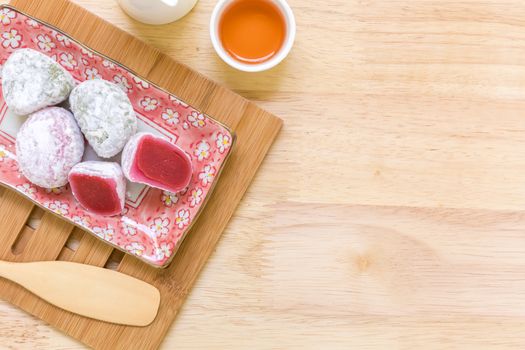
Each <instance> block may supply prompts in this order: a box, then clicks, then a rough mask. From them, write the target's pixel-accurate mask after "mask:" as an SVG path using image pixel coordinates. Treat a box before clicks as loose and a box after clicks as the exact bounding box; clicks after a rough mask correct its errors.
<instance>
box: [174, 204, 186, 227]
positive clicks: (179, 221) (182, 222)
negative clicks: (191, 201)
mask: <svg viewBox="0 0 525 350" xmlns="http://www.w3.org/2000/svg"><path fill="white" fill-rule="evenodd" d="M189 223H190V212H189V211H188V210H185V209H181V210H179V212H178V213H177V216H176V217H175V225H177V227H178V228H179V229H181V230H182V229H183V228H184V227H186V226H188V225H189Z"/></svg>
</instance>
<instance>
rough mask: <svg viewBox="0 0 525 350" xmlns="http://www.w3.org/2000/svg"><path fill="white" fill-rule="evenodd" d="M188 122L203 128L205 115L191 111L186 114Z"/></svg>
mask: <svg viewBox="0 0 525 350" xmlns="http://www.w3.org/2000/svg"><path fill="white" fill-rule="evenodd" d="M188 122H190V124H191V125H193V126H194V127H196V128H203V127H204V126H206V117H205V116H204V114H202V113H199V112H195V111H194V112H191V114H190V115H189V116H188Z"/></svg>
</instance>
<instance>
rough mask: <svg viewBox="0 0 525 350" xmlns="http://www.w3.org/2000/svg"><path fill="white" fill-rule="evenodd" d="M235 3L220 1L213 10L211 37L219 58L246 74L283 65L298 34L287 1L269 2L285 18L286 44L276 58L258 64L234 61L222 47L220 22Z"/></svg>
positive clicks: (275, 0)
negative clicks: (224, 13)
mask: <svg viewBox="0 0 525 350" xmlns="http://www.w3.org/2000/svg"><path fill="white" fill-rule="evenodd" d="M233 1H235V0H219V2H218V3H217V5H215V8H214V9H213V13H212V15H211V19H210V37H211V42H212V44H213V48H214V49H215V51H216V52H217V54H218V55H219V57H220V58H221V59H222V60H223V61H224V62H226V63H227V64H228V65H230V66H231V67H233V68H236V69H238V70H241V71H244V72H261V71H265V70H268V69H270V68H273V67H275V66H276V65H278V64H279V63H281V61H282V60H284V59H285V58H286V56H288V54H289V53H290V50H291V49H292V46H293V43H294V40H295V32H296V24H295V17H294V14H293V12H292V9H291V8H290V6H289V5H288V3H287V2H286V0H268V1H271V2H273V3H274V4H275V5H276V6H277V8H278V9H279V10H280V11H281V13H282V15H283V17H284V20H285V24H286V37H285V39H284V43H283V45H282V47H281V49H280V50H279V51H278V52H277V54H276V55H275V56H273V57H272V58H270V59H269V60H268V61H264V62H261V63H257V64H248V63H243V62H240V61H238V60H236V59H234V58H233V57H231V56H230V55H229V54H228V52H227V51H226V50H225V49H224V47H223V45H222V42H221V39H220V37H219V22H220V19H221V16H222V14H223V12H224V10H225V9H226V7H227V6H228V5H229V4H231V3H232V2H233Z"/></svg>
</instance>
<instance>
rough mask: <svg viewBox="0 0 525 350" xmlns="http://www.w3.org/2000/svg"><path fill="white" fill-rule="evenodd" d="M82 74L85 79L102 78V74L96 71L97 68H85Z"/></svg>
mask: <svg viewBox="0 0 525 350" xmlns="http://www.w3.org/2000/svg"><path fill="white" fill-rule="evenodd" d="M84 76H85V77H86V79H87V80H93V79H102V75H100V73H99V72H98V69H96V68H94V67H93V68H86V70H85V71H84Z"/></svg>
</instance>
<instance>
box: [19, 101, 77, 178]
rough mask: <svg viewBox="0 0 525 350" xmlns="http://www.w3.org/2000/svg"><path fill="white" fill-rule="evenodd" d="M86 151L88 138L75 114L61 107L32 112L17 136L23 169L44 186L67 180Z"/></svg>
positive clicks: (24, 172) (21, 169) (26, 174)
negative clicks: (85, 143)
mask: <svg viewBox="0 0 525 350" xmlns="http://www.w3.org/2000/svg"><path fill="white" fill-rule="evenodd" d="M83 153H84V138H83V137H82V134H81V132H80V129H79V128H78V126H77V124H76V122H75V118H73V115H72V114H71V113H70V112H69V111H68V110H66V109H63V108H60V107H49V108H45V109H42V110H40V111H38V112H36V113H33V114H31V115H30V116H29V118H28V119H27V120H26V122H25V123H24V124H23V125H22V127H21V128H20V130H19V131H18V135H17V138H16V156H17V159H18V164H19V167H20V171H21V172H22V174H24V176H25V177H26V178H27V179H28V180H29V181H31V182H32V183H34V184H35V185H38V186H40V187H44V188H55V187H60V186H64V185H65V184H67V182H68V174H69V171H70V170H71V168H73V166H74V165H75V164H77V163H79V162H80V160H81V159H82V154H83Z"/></svg>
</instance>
